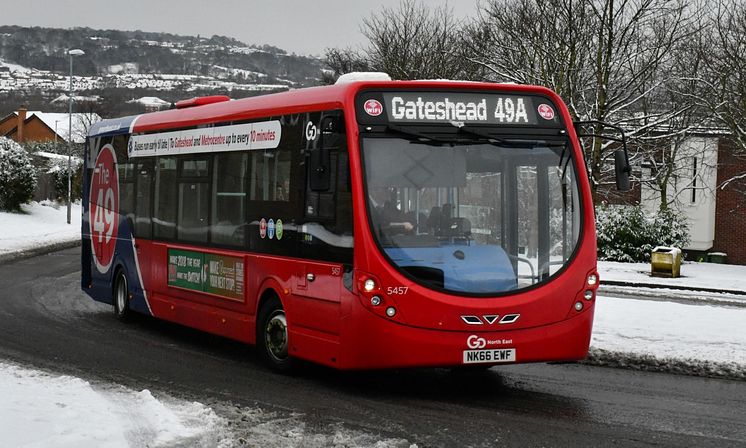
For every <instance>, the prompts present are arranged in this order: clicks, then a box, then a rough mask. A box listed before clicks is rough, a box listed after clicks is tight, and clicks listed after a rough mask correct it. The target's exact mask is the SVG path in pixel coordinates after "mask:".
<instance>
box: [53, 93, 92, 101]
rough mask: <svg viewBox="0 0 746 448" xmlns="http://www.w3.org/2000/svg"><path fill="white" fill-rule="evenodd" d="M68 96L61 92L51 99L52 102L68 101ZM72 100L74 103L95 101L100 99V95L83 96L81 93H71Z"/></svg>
mask: <svg viewBox="0 0 746 448" xmlns="http://www.w3.org/2000/svg"><path fill="white" fill-rule="evenodd" d="M69 98H70V97H69V96H67V95H66V94H64V93H63V94H62V95H60V96H58V97H57V98H55V99H53V100H52V101H51V102H52V103H67V102H68V101H69ZM73 101H75V102H76V103H85V102H88V103H97V102H99V101H101V97H100V96H98V95H90V96H83V95H73Z"/></svg>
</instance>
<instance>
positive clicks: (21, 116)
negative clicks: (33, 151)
mask: <svg viewBox="0 0 746 448" xmlns="http://www.w3.org/2000/svg"><path fill="white" fill-rule="evenodd" d="M24 121H26V106H23V105H22V106H20V107H19V108H18V127H17V128H16V141H17V142H18V143H23V122H24Z"/></svg>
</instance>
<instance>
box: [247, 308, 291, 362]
mask: <svg viewBox="0 0 746 448" xmlns="http://www.w3.org/2000/svg"><path fill="white" fill-rule="evenodd" d="M256 347H257V350H258V351H259V355H260V356H261V358H262V360H263V361H264V362H265V363H266V364H267V365H268V366H269V367H270V368H272V370H275V371H278V372H288V371H290V370H291V369H292V368H293V366H294V360H293V358H292V357H291V356H290V354H289V349H288V348H289V344H288V323H287V318H286V317H285V310H284V309H283V308H282V303H281V302H280V300H279V299H278V298H277V297H272V298H271V299H269V300H268V301H267V302H266V303H265V304H264V305H263V306H262V309H261V311H259V316H258V319H257V331H256Z"/></svg>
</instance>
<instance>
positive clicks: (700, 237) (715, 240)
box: [640, 132, 746, 265]
mask: <svg viewBox="0 0 746 448" xmlns="http://www.w3.org/2000/svg"><path fill="white" fill-rule="evenodd" d="M675 163H676V165H677V169H676V170H675V172H676V175H675V176H674V178H673V179H672V180H673V183H672V185H671V188H669V189H668V192H667V197H668V200H669V202H670V204H671V206H672V207H675V208H676V209H677V210H679V211H680V212H682V214H684V215H685V216H686V217H687V219H688V220H689V232H690V235H691V241H690V243H689V246H688V247H685V248H684V249H685V250H686V251H687V252H689V254H690V257H689V258H690V259H697V258H700V257H701V258H704V259H707V258H708V254H712V253H724V254H727V262H728V263H733V264H744V265H746V154H743V153H741V154H739V152H738V151H737V148H736V147H735V145H734V144H733V143H732V142H731V141H730V140H729V139H727V138H726V137H725V136H724V135H722V134H717V133H705V132H703V133H700V134H697V135H693V136H691V137H689V138H688V139H687V140H686V141H685V142H684V144H682V145H681V147H680V149H679V151H678V152H677V154H676V162H675ZM642 175H643V177H647V176H649V175H650V172H649V168H646V167H644V166H643V168H642ZM739 176H740V177H739ZM660 195H661V194H660V192H659V191H656V190H654V189H652V188H651V187H650V186H649V185H646V184H644V183H643V184H641V185H640V204H642V206H643V207H644V208H645V209H647V210H650V211H655V210H657V209H658V207H659V204H660Z"/></svg>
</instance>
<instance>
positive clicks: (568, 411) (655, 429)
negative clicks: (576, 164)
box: [0, 248, 746, 448]
mask: <svg viewBox="0 0 746 448" xmlns="http://www.w3.org/2000/svg"><path fill="white" fill-rule="evenodd" d="M40 266H43V267H44V269H40V268H39V267H40ZM0 303H2V306H0V359H7V360H10V361H14V362H19V363H23V364H26V365H34V366H38V367H41V368H45V369H48V370H51V371H57V372H61V373H65V374H69V375H73V376H78V377H82V378H84V379H86V380H88V381H91V382H96V383H115V384H119V385H123V386H126V387H129V388H131V389H133V390H138V391H139V390H143V389H148V390H150V391H152V393H153V395H154V396H158V395H159V394H161V393H164V392H165V393H167V394H168V395H170V396H173V397H176V398H181V399H186V400H189V401H198V402H200V403H202V404H204V405H206V406H209V407H210V408H211V409H213V410H214V412H215V413H216V414H217V415H218V416H220V417H221V418H224V419H226V420H227V421H228V422H229V423H230V425H229V428H230V431H231V432H232V434H231V438H232V439H233V440H235V441H237V443H241V441H242V440H243V441H244V442H245V445H243V446H255V447H272V446H276V447H284V446H311V447H325V446H335V445H336V446H348V447H362V446H377V447H399V446H401V447H409V446H410V444H417V446H418V447H420V448H421V447H425V446H475V447H481V446H485V447H486V446H498V445H508V446H540V445H543V446H608V445H616V446H619V445H621V446H645V445H656V446H718V447H720V446H743V445H744V444H746V427H744V425H743V421H742V416H743V415H746V382H743V381H728V380H716V379H706V378H696V377H688V376H675V375H668V374H662V373H645V372H634V371H629V370H621V369H610V368H601V367H592V366H587V365H577V364H571V365H545V364H537V365H517V366H507V367H502V368H499V369H498V368H493V369H490V370H489V371H486V372H477V373H460V374H459V373H453V372H450V371H448V370H440V369H431V370H416V371H399V372H368V373H355V374H345V373H339V372H334V371H330V370H328V369H324V368H320V367H315V366H306V367H304V368H303V369H302V370H301V371H300V372H299V373H298V374H297V375H295V376H281V375H276V374H272V373H270V372H268V371H267V370H266V369H265V368H263V367H262V366H261V365H260V363H259V362H258V360H257V359H256V357H255V356H254V353H253V350H252V349H251V348H250V347H246V346H244V345H241V344H238V343H235V342H232V341H228V340H225V339H221V338H217V337H213V336H209V335H206V334H203V333H199V332H196V331H192V330H189V329H185V328H181V327H177V326H174V325H170V324H167V323H164V322H158V321H155V320H152V319H147V318H138V319H136V320H135V321H134V322H133V323H132V324H131V325H123V324H120V323H118V322H117V321H116V320H115V318H114V317H113V315H112V312H111V309H110V307H108V306H105V305H102V304H99V303H95V302H93V301H91V300H90V299H89V298H87V296H85V295H84V294H83V293H82V292H81V291H80V289H79V249H77V248H76V249H69V250H65V251H62V252H57V253H52V254H49V255H45V256H41V257H36V258H30V259H26V260H22V261H17V262H13V263H9V264H5V265H0ZM1 428H2V422H0V429H1ZM1 434H2V431H0V446H1V445H3V443H2V442H3V441H2V435H1ZM164 446H168V445H167V444H166V445H164Z"/></svg>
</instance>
